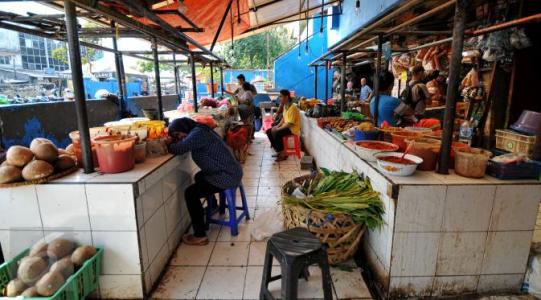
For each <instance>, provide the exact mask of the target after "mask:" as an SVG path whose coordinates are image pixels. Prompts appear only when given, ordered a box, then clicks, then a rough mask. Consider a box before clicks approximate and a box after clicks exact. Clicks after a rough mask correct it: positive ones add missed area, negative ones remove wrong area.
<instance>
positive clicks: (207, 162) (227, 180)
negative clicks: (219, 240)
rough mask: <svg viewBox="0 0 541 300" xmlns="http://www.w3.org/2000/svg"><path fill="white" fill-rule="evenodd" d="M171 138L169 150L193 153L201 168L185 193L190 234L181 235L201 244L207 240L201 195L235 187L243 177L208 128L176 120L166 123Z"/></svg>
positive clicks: (232, 158) (190, 121)
mask: <svg viewBox="0 0 541 300" xmlns="http://www.w3.org/2000/svg"><path fill="white" fill-rule="evenodd" d="M169 136H170V138H171V139H172V142H171V144H170V145H169V152H170V153H172V154H176V155H181V154H184V153H186V152H191V153H192V159H193V161H194V162H195V164H196V165H197V166H198V167H199V168H200V169H201V171H200V172H198V173H197V174H196V175H195V183H194V184H192V185H190V186H189V187H188V188H187V189H186V191H185V193H184V196H185V198H186V204H187V206H188V212H189V213H190V217H191V219H192V227H193V232H194V233H193V234H189V235H184V237H183V238H182V240H183V241H184V243H186V244H188V245H197V246H203V245H206V244H208V243H209V239H208V238H207V235H206V233H205V211H204V209H203V205H202V204H201V198H204V197H207V196H209V195H210V194H214V193H219V192H222V191H224V190H226V189H228V188H233V187H236V186H238V185H239V184H240V182H241V179H242V167H241V165H240V164H239V163H238V162H237V160H236V159H235V157H234V156H233V154H232V153H231V151H230V150H229V148H228V147H227V145H226V144H225V142H224V141H223V140H222V138H221V137H220V136H219V135H218V134H217V133H216V132H214V130H212V129H211V128H210V127H208V126H206V125H203V124H199V123H196V122H195V121H193V120H192V119H188V118H181V119H176V120H174V121H173V122H171V124H170V125H169Z"/></svg>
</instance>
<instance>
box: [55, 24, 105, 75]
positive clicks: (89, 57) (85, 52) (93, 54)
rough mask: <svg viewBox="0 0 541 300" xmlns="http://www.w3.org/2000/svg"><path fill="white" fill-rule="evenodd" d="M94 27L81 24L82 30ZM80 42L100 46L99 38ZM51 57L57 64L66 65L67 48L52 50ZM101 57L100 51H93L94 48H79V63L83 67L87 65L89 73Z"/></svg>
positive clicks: (84, 39) (82, 39) (85, 39)
mask: <svg viewBox="0 0 541 300" xmlns="http://www.w3.org/2000/svg"><path fill="white" fill-rule="evenodd" d="M94 27H96V25H95V24H94V23H85V24H83V28H94ZM81 41H83V42H87V43H90V44H96V45H99V44H100V39H99V38H81ZM51 54H52V56H53V58H54V59H56V60H58V61H59V62H62V63H64V64H68V59H69V58H68V48H67V46H66V44H64V46H62V47H58V48H55V49H53V51H52V52H51ZM101 57H102V51H101V50H97V49H94V48H90V47H84V46H83V47H81V63H82V64H83V65H84V64H88V69H89V71H90V73H92V63H93V62H94V61H96V60H98V59H99V58H101Z"/></svg>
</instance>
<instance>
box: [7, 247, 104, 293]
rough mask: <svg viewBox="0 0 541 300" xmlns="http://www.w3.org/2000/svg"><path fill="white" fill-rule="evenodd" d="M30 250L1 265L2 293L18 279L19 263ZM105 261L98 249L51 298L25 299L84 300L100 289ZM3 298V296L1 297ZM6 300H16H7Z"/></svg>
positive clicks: (100, 250) (101, 250) (101, 251)
mask: <svg viewBox="0 0 541 300" xmlns="http://www.w3.org/2000/svg"><path fill="white" fill-rule="evenodd" d="M29 251H30V249H26V250H24V251H23V252H21V253H20V254H19V255H17V256H15V257H14V258H12V259H11V260H9V261H6V262H5V263H3V264H2V265H0V292H1V291H4V289H5V288H6V286H7V285H8V283H9V282H10V281H11V279H13V278H16V277H17V266H18V263H19V261H20V260H21V259H22V258H23V257H25V256H27V255H28V252H29ZM102 260H103V249H101V248H98V249H97V252H96V254H95V255H94V256H93V257H92V258H91V259H89V260H87V261H85V263H84V264H83V266H82V267H81V268H80V269H79V270H77V272H75V273H74V274H73V275H71V276H70V277H69V278H68V279H67V280H66V282H65V283H64V285H63V286H62V287H61V288H60V289H59V290H58V291H57V292H56V293H55V294H54V295H52V296H51V297H36V298H25V299H35V300H82V299H85V298H86V297H87V296H88V295H90V293H91V292H92V291H94V290H95V289H96V288H97V287H98V280H99V276H100V274H101V262H102ZM0 298H1V296H0ZM3 298H5V299H15V298H7V297H3Z"/></svg>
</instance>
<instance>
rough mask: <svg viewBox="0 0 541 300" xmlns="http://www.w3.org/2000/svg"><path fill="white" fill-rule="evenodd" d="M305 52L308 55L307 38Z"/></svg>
mask: <svg viewBox="0 0 541 300" xmlns="http://www.w3.org/2000/svg"><path fill="white" fill-rule="evenodd" d="M304 54H306V55H308V40H306V44H305V46H304Z"/></svg>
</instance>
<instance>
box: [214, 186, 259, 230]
mask: <svg viewBox="0 0 541 300" xmlns="http://www.w3.org/2000/svg"><path fill="white" fill-rule="evenodd" d="M237 188H238V189H239V190H240V197H241V199H242V206H237V204H236V203H237V193H236V192H237ZM215 202H216V196H215V195H209V196H208V197H207V225H208V224H220V225H225V226H229V228H231V235H232V236H237V235H238V234H239V223H240V222H241V221H242V219H243V218H246V220H250V213H249V212H248V203H247V202H246V195H245V194H244V187H243V186H242V184H240V185H239V186H238V187H236V188H230V189H227V190H225V191H223V192H221V193H220V204H219V207H218V208H219V212H220V215H223V214H225V208H226V207H227V209H228V210H229V220H219V219H213V218H212V215H213V213H214V207H213V205H214V203H215ZM237 210H242V213H241V214H240V215H239V216H238V217H237Z"/></svg>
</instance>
